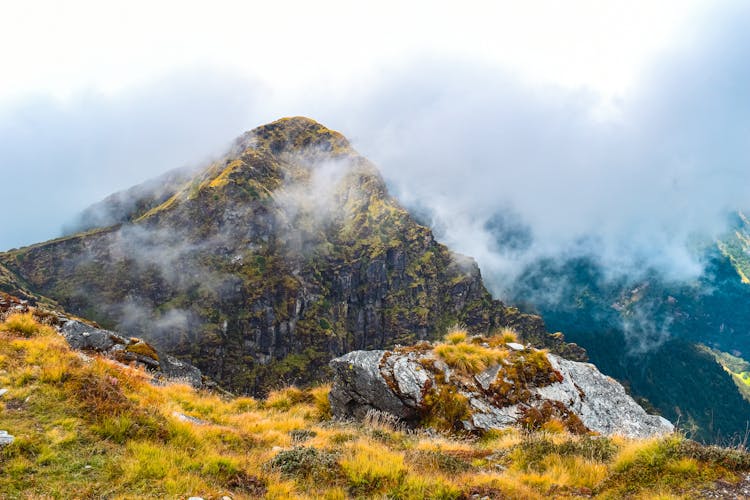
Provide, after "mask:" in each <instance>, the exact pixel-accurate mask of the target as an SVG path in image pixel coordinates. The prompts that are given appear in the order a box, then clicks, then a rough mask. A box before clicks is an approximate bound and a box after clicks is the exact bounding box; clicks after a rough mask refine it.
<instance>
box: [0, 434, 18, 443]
mask: <svg viewBox="0 0 750 500" xmlns="http://www.w3.org/2000/svg"><path fill="white" fill-rule="evenodd" d="M15 439H16V438H15V437H13V436H11V435H10V434H8V431H0V447H2V446H6V445H9V444H11V443H12V442H13V441H15Z"/></svg>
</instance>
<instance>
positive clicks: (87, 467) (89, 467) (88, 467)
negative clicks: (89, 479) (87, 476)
mask: <svg viewBox="0 0 750 500" xmlns="http://www.w3.org/2000/svg"><path fill="white" fill-rule="evenodd" d="M83 468H84V469H93V467H91V466H90V465H84V466H83Z"/></svg>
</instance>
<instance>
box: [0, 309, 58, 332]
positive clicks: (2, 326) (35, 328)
mask: <svg viewBox="0 0 750 500" xmlns="http://www.w3.org/2000/svg"><path fill="white" fill-rule="evenodd" d="M45 328H48V327H45V326H44V325H42V324H40V323H39V322H37V320H36V319H34V315H33V314H32V313H30V312H27V313H13V314H11V315H10V316H8V317H7V318H5V321H3V322H2V323H0V330H4V331H7V332H11V333H17V334H19V335H22V336H24V337H31V336H33V335H37V334H39V333H41V332H43V331H44V329H45Z"/></svg>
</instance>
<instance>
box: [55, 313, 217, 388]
mask: <svg viewBox="0 0 750 500" xmlns="http://www.w3.org/2000/svg"><path fill="white" fill-rule="evenodd" d="M60 333H61V334H62V336H63V337H65V340H66V341H67V342H68V345H70V347H71V348H73V349H75V350H78V351H84V352H85V351H93V352H96V353H99V354H104V355H107V356H110V357H112V358H114V359H116V360H118V361H121V362H125V363H128V362H135V363H138V364H141V365H143V366H145V367H146V368H147V369H148V370H149V371H151V372H152V373H153V374H154V375H155V376H156V378H165V379H171V380H181V381H185V382H187V383H189V384H190V385H192V386H193V387H201V386H202V385H203V376H202V374H201V372H200V370H199V369H198V368H196V367H194V366H193V365H191V364H189V363H185V362H183V361H180V360H178V359H177V358H174V357H172V356H169V355H167V354H164V353H162V352H160V351H158V350H157V349H156V348H154V347H153V346H152V345H151V344H148V343H147V342H145V341H143V340H141V339H137V338H126V337H123V336H121V335H118V334H117V333H115V332H111V331H109V330H103V329H101V328H95V327H93V326H90V325H87V324H85V323H82V322H80V321H75V320H68V321H66V322H65V323H64V324H63V325H62V327H61V328H60Z"/></svg>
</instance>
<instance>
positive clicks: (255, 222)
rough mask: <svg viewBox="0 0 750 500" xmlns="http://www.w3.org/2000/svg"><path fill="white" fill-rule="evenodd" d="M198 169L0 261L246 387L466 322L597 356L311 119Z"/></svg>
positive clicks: (38, 289)
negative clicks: (398, 197)
mask: <svg viewBox="0 0 750 500" xmlns="http://www.w3.org/2000/svg"><path fill="white" fill-rule="evenodd" d="M196 172H197V173H194V174H193V175H192V176H191V177H190V178H189V179H188V180H187V181H185V182H181V181H182V180H184V179H183V178H182V177H181V176H183V175H185V172H178V173H176V174H170V175H171V176H169V177H167V178H165V180H164V182H163V183H162V184H160V185H159V184H158V183H157V184H154V183H149V184H147V185H145V186H143V187H141V188H133V189H132V190H130V192H129V193H130V194H132V196H134V199H132V200H129V199H128V196H129V194H128V193H125V194H120V195H116V196H114V197H111V198H110V199H109V200H108V201H105V202H103V203H102V204H100V205H99V206H98V208H99V209H100V211H101V212H102V213H101V214H97V213H96V211H97V207H94V208H92V209H91V210H89V211H88V212H87V215H86V217H85V221H86V224H85V225H90V222H91V221H108V222H116V224H115V225H112V226H108V227H98V228H89V229H88V230H87V231H86V232H83V233H77V234H73V235H70V236H66V237H64V238H60V239H58V240H54V241H50V242H47V243H41V244H38V245H34V246H31V247H28V248H23V249H20V250H14V251H11V252H7V253H5V254H0V264H1V265H4V266H5V268H6V270H7V271H9V272H10V273H12V274H13V276H15V278H10V279H11V280H13V279H15V281H16V282H17V283H18V284H19V286H20V285H23V287H24V289H26V290H29V291H30V293H31V292H33V293H34V294H36V295H38V296H40V297H46V298H49V299H51V300H53V301H56V302H57V303H59V304H60V305H61V306H63V307H64V308H65V309H66V310H68V311H70V312H72V313H74V314H78V315H81V316H83V317H86V318H90V319H92V320H95V321H97V322H98V323H100V324H102V325H103V326H105V327H109V328H113V329H116V330H118V331H121V332H123V333H126V334H128V335H133V336H137V337H143V338H145V339H147V340H148V341H150V342H152V343H153V344H154V345H156V346H158V347H159V348H161V349H164V350H166V351H167V352H170V353H173V354H175V355H176V356H178V357H181V358H182V359H184V360H186V361H189V362H191V363H192V364H194V365H196V366H198V367H199V368H200V369H201V370H202V371H203V372H204V373H206V374H207V375H208V376H210V377H211V378H213V379H215V380H216V381H218V382H219V383H221V384H222V385H224V386H225V387H227V388H230V389H232V390H234V391H238V392H243V393H252V394H259V393H262V392H264V391H266V390H268V389H269V388H271V387H272V386H278V385H281V384H284V383H307V382H310V381H313V380H318V379H322V378H325V377H326V376H327V374H328V368H327V363H328V361H329V360H330V359H331V358H333V357H335V356H338V355H341V354H344V353H346V352H348V351H351V350H355V349H372V348H382V347H388V346H392V345H395V344H412V343H414V342H416V341H418V340H421V339H427V338H438V337H439V336H440V335H442V334H443V333H444V332H445V330H446V329H447V328H448V327H449V326H451V325H453V324H456V323H461V324H464V325H466V326H467V327H468V328H469V329H470V330H471V331H472V332H475V333H488V332H490V331H491V330H494V329H497V328H499V327H501V326H510V327H513V328H515V329H516V330H517V331H518V332H519V333H520V335H521V337H522V339H523V340H524V341H528V342H532V343H534V344H535V345H538V346H546V347H550V348H551V349H553V350H554V351H556V352H559V353H561V354H564V355H566V356H568V357H571V358H578V359H581V358H582V357H583V356H585V354H584V353H583V351H582V350H581V349H579V348H577V347H576V346H571V345H569V344H566V343H565V342H563V340H562V338H561V336H560V335H557V336H552V335H549V334H547V332H546V329H545V326H544V323H543V322H542V320H541V319H540V318H539V317H538V316H534V315H527V314H522V313H520V312H519V311H518V310H517V309H514V308H510V307H506V306H504V305H503V304H502V303H500V302H498V301H495V300H493V299H492V297H491V296H490V294H489V293H488V292H487V290H486V289H485V287H484V285H483V283H482V278H481V275H480V273H479V269H478V267H477V265H476V263H475V262H474V261H473V260H472V259H470V258H468V257H464V256H460V255H457V254H454V253H451V252H450V251H449V250H448V249H447V248H446V247H444V246H443V245H441V244H439V243H437V242H436V241H435V239H434V237H433V235H432V233H431V231H430V230H429V229H428V228H427V227H424V226H421V225H419V224H418V223H417V222H415V220H414V219H413V218H412V217H411V216H410V215H409V213H408V212H407V211H406V210H404V209H403V208H402V207H401V206H400V205H399V204H398V203H397V202H396V201H395V200H394V199H393V198H392V197H391V196H390V195H389V194H388V192H387V189H386V186H385V183H384V182H383V179H382V178H381V177H380V175H379V173H378V171H377V169H376V168H375V166H374V165H372V164H371V163H370V162H369V161H368V160H367V159H365V158H363V157H362V156H360V155H359V154H358V153H357V152H356V151H355V150H354V149H353V148H352V147H351V146H350V144H349V142H348V141H347V140H346V139H345V138H344V137H343V136H342V135H341V134H339V133H338V132H334V131H331V130H329V129H327V128H325V127H323V126H322V125H320V124H318V123H316V122H314V121H313V120H310V119H307V118H287V119H282V120H279V121H276V122H274V123H271V124H268V125H265V126H262V127H258V128H257V129H255V130H253V131H251V132H248V133H246V134H244V135H243V136H241V137H240V138H238V139H237V140H236V141H235V143H234V145H233V146H232V148H231V149H230V151H228V152H227V153H226V155H224V156H223V157H222V158H220V159H218V160H216V161H215V162H213V163H212V164H210V165H208V166H206V167H205V168H203V169H199V170H197V171H196ZM156 186H159V189H157V188H156Z"/></svg>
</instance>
